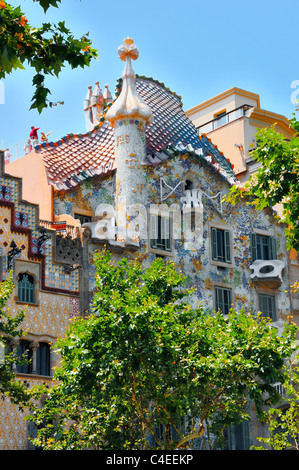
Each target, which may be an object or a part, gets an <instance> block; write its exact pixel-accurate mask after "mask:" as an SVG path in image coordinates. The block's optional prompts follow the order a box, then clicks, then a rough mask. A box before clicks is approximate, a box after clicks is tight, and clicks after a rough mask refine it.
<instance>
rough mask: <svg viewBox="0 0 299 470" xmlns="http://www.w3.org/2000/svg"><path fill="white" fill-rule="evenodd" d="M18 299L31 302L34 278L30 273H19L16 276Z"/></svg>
mask: <svg viewBox="0 0 299 470" xmlns="http://www.w3.org/2000/svg"><path fill="white" fill-rule="evenodd" d="M18 300H19V301H20V302H26V303H33V302H34V301H35V295H34V278H33V276H30V274H25V273H21V274H19V278H18Z"/></svg>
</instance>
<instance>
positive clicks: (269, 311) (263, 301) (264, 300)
mask: <svg viewBox="0 0 299 470" xmlns="http://www.w3.org/2000/svg"><path fill="white" fill-rule="evenodd" d="M258 298H259V310H260V311H261V312H262V314H263V316H264V317H270V318H271V319H272V320H273V321H275V320H276V305H275V297H274V296H273V295H267V294H259V297H258Z"/></svg>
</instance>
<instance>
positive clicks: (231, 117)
mask: <svg viewBox="0 0 299 470" xmlns="http://www.w3.org/2000/svg"><path fill="white" fill-rule="evenodd" d="M252 107H253V106H250V105H249V104H243V105H242V106H239V107H238V108H235V109H233V110H232V111H229V112H228V113H223V114H221V115H219V116H218V117H216V118H215V119H212V120H211V121H208V122H206V123H204V124H202V125H201V126H198V127H197V129H198V132H199V134H208V133H209V132H211V131H214V130H215V129H218V128H219V127H222V126H225V125H226V124H229V123H230V122H233V121H236V120H237V119H239V118H241V117H243V116H246V111H248V109H250V108H252Z"/></svg>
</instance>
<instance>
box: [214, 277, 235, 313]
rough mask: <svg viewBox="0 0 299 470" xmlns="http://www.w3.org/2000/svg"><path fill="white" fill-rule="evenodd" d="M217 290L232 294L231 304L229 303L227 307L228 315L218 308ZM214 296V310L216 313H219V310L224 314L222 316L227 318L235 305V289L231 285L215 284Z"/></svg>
mask: <svg viewBox="0 0 299 470" xmlns="http://www.w3.org/2000/svg"><path fill="white" fill-rule="evenodd" d="M217 289H221V290H222V292H223V291H228V292H229V293H230V304H229V302H228V303H227V306H228V311H227V313H223V311H222V309H219V308H218V307H217ZM213 295H214V310H215V312H218V310H220V311H221V312H222V314H223V315H224V316H226V315H227V314H228V313H229V311H230V309H231V308H232V306H233V304H234V291H233V287H232V286H231V285H229V284H223V283H217V284H214V285H213Z"/></svg>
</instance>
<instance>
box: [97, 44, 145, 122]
mask: <svg viewBox="0 0 299 470" xmlns="http://www.w3.org/2000/svg"><path fill="white" fill-rule="evenodd" d="M123 42H124V45H121V46H119V48H118V55H119V57H120V59H121V60H123V61H125V63H126V64H125V68H124V71H123V74H122V79H123V84H122V90H121V93H120V95H119V97H118V98H117V100H116V101H115V102H114V103H113V105H112V106H111V108H110V109H109V110H108V112H107V114H106V119H107V120H108V121H109V122H110V124H111V125H112V126H113V127H114V125H115V122H116V121H117V120H119V119H123V118H126V117H128V118H134V119H135V118H136V119H142V120H143V121H145V123H146V124H149V123H151V122H152V120H153V115H152V111H151V109H150V107H149V106H148V105H147V104H146V103H145V102H144V101H143V99H142V98H141V97H140V96H139V95H138V93H137V91H136V87H135V73H134V70H133V67H132V63H131V59H133V60H136V59H138V57H139V52H138V49H137V46H136V45H135V44H134V41H133V39H131V38H126V39H124V41H123Z"/></svg>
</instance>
